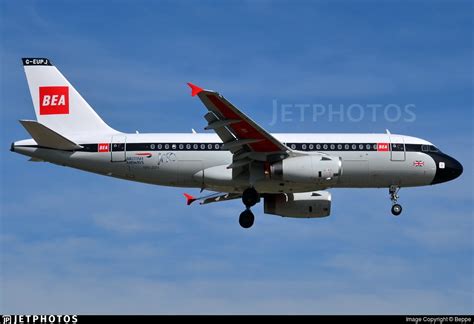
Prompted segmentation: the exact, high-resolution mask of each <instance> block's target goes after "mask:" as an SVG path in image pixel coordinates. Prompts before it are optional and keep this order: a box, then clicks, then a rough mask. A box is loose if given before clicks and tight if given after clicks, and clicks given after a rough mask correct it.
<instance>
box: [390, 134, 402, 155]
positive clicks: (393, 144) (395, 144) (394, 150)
mask: <svg viewBox="0 0 474 324" xmlns="http://www.w3.org/2000/svg"><path fill="white" fill-rule="evenodd" d="M405 158H406V156H405V142H404V140H403V136H398V135H390V159H391V160H392V161H405Z"/></svg>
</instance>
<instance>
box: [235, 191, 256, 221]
mask: <svg viewBox="0 0 474 324" xmlns="http://www.w3.org/2000/svg"><path fill="white" fill-rule="evenodd" d="M259 201H260V195H259V194H258V192H257V190H255V188H247V189H245V190H244V192H243V194H242V202H243V203H244V205H245V210H244V211H243V212H242V213H241V214H240V217H239V224H240V226H242V227H243V228H250V227H252V225H253V222H254V221H255V216H254V215H253V213H252V211H251V210H250V207H253V206H255V204H256V203H258V202H259Z"/></svg>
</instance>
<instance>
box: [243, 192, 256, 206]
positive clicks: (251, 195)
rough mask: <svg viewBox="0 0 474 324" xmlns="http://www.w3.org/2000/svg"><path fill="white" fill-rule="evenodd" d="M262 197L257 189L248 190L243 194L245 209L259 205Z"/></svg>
mask: <svg viewBox="0 0 474 324" xmlns="http://www.w3.org/2000/svg"><path fill="white" fill-rule="evenodd" d="M259 198H260V196H259V194H258V192H257V190H255V188H247V189H245V190H244V192H243V193H242V202H243V203H244V205H245V207H247V208H250V207H252V206H255V204H256V203H258V200H259Z"/></svg>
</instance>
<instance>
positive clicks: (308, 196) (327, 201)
mask: <svg viewBox="0 0 474 324" xmlns="http://www.w3.org/2000/svg"><path fill="white" fill-rule="evenodd" d="M264 212H265V213H266V214H273V215H280V216H284V217H297V218H315V217H327V216H329V214H330V213H331V194H330V193H329V192H327V191H316V192H302V193H287V194H284V193H282V194H267V195H265V198H264Z"/></svg>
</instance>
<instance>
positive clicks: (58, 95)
mask: <svg viewBox="0 0 474 324" xmlns="http://www.w3.org/2000/svg"><path fill="white" fill-rule="evenodd" d="M39 100H40V115H64V114H69V87H40V88H39Z"/></svg>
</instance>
